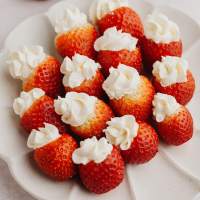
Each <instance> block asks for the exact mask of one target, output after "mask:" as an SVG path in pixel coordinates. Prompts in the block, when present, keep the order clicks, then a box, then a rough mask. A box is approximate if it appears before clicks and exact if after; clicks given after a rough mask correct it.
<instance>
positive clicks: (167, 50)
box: [7, 0, 198, 199]
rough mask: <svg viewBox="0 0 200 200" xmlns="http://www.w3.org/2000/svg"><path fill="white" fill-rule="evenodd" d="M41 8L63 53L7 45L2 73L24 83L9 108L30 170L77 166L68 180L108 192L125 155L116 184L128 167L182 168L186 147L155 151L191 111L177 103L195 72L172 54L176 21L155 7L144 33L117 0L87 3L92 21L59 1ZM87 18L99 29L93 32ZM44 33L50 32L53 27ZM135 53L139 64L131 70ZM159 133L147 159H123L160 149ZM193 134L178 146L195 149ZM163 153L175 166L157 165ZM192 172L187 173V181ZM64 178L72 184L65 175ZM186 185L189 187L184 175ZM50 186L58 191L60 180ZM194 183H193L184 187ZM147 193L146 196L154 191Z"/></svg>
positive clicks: (65, 172) (183, 132)
mask: <svg viewBox="0 0 200 200" xmlns="http://www.w3.org/2000/svg"><path fill="white" fill-rule="evenodd" d="M148 9H149V7H148ZM47 16H48V17H49V20H50V22H51V23H52V25H53V27H54V29H55V32H56V38H55V41H54V42H55V46H56V49H57V51H58V52H59V54H60V55H61V56H62V57H63V58H64V60H63V62H62V65H60V63H59V62H58V61H57V59H54V58H53V57H51V56H48V55H47V54H45V53H44V50H43V48H42V47H40V46H29V47H23V48H21V49H19V50H18V51H14V52H13V53H11V54H10V57H9V59H8V62H7V63H8V65H9V70H10V73H11V75H12V76H13V77H14V78H18V79H21V80H22V81H23V90H25V91H22V92H21V94H20V96H19V97H18V98H16V99H15V101H14V103H13V108H14V111H15V113H16V114H17V115H19V116H20V122H21V125H22V126H23V127H24V129H25V130H26V131H27V132H28V133H30V134H29V138H28V141H27V145H28V147H29V148H31V149H33V159H34V161H35V163H36V165H37V167H38V169H39V170H40V171H41V172H42V173H43V174H46V175H47V176H48V177H50V178H51V179H53V180H55V181H67V180H69V179H70V178H71V177H73V176H74V175H76V173H77V172H78V173H77V175H78V176H79V177H80V179H77V180H76V181H80V182H81V183H82V184H83V185H84V186H85V188H86V189H88V190H89V191H90V192H93V193H96V194H103V193H106V192H109V191H110V190H112V189H114V188H116V187H117V186H118V185H119V184H120V183H121V182H122V181H123V178H124V175H125V174H124V173H125V170H126V166H125V163H127V164H128V168H127V175H128V179H126V182H125V185H122V189H123V187H126V186H127V185H126V184H127V183H128V184H129V183H131V182H132V179H129V178H130V176H132V174H134V177H138V178H139V179H140V178H141V180H142V179H143V178H144V177H147V178H149V177H148V174H146V172H147V171H148V172H151V173H152V176H151V178H153V179H154V178H155V180H156V179H157V180H156V181H158V182H159V183H161V182H162V180H161V179H162V178H161V179H160V177H159V175H158V176H157V175H156V176H155V173H154V172H155V169H156V170H157V168H158V167H161V168H162V169H166V170H169V174H170V173H171V172H173V173H174V172H175V173H176V171H171V170H177V169H176V168H179V171H180V172H181V171H183V172H184V173H185V174H189V173H190V171H187V168H181V166H179V163H180V162H182V161H184V162H185V161H186V160H187V159H186V160H185V157H186V158H187V155H186V154H180V153H182V148H180V150H177V151H176V152H175V151H174V148H175V147H172V148H171V147H168V148H167V149H165V150H163V149H164V148H165V146H166V145H174V146H177V145H181V144H184V143H185V142H187V141H188V140H190V139H191V138H192V136H193V119H192V116H191V114H190V112H189V111H188V110H187V108H186V107H185V106H184V105H185V104H187V103H188V102H189V101H190V99H191V98H192V96H193V93H194V89H195V81H194V78H193V75H192V73H191V71H190V69H189V68H188V63H187V61H186V60H184V59H183V58H182V57H181V54H182V42H181V37H180V31H179V28H178V26H177V25H176V24H175V23H174V22H172V21H170V20H169V19H168V18H167V17H166V16H165V15H163V14H161V13H159V12H154V13H153V14H151V15H149V16H148V17H147V20H146V22H145V35H144V33H143V25H142V23H141V20H140V18H139V16H138V15H137V14H136V13H135V11H133V10H132V8H130V6H129V5H128V2H127V1H126V0H94V1H93V3H92V5H91V8H90V19H91V20H92V22H93V25H92V24H90V23H89V22H88V20H87V16H86V15H85V14H84V13H82V12H81V11H80V10H79V9H78V8H76V7H74V6H71V5H69V2H68V1H64V2H59V3H58V4H56V5H55V6H53V7H52V8H51V9H50V10H49V11H48V13H47ZM42 17H44V16H42ZM95 25H97V27H98V28H99V30H100V34H102V35H101V36H100V37H99V38H97V37H98V33H97V30H96V28H95ZM48 35H50V37H52V36H53V37H54V35H53V30H52V31H51V32H50V33H49V34H48ZM40 39H41V38H40ZM46 39H47V41H48V42H49V38H46ZM47 41H46V42H47ZM41 42H42V43H43V41H41ZM46 45H47V46H49V43H48V44H46ZM141 49H142V50H141ZM51 50H52V49H51ZM143 62H144V63H145V64H146V66H145V68H146V69H147V73H145V75H140V74H139V73H140V72H141V73H143V71H142V67H143V66H142V63H143ZM152 68H153V70H152ZM101 70H102V72H103V73H104V74H103V73H102V72H101ZM148 71H150V72H149V73H148ZM151 75H153V77H152V79H151V80H150V79H148V77H151ZM104 76H105V78H106V79H104ZM62 83H63V84H62ZM63 86H64V87H63ZM64 89H65V92H66V94H65V97H63V96H62V92H63V91H64ZM104 91H105V92H104ZM155 92H158V93H156V94H155ZM106 94H107V96H106ZM107 103H109V105H107ZM194 107H195V106H194ZM195 108H196V107H195ZM115 115H116V117H115ZM153 127H154V128H155V129H154V128H153ZM68 128H69V129H68ZM67 129H68V130H67ZM70 134H71V135H73V136H74V138H73V137H72V136H71V135H70ZM158 136H160V138H161V139H162V140H163V141H164V142H165V143H166V145H161V149H162V150H163V151H162V153H161V154H158V157H157V158H156V159H155V160H152V162H151V163H150V165H149V166H147V165H145V166H144V167H143V166H141V167H138V166H134V167H133V166H131V165H129V164H143V163H147V162H149V161H150V160H151V159H153V158H154V157H155V156H156V155H157V152H158V150H159V139H158ZM196 139H197V138H196V137H195V138H194V140H193V141H192V143H189V144H188V145H187V147H188V148H190V147H191V146H192V145H193V144H194V148H195V151H196V148H197V146H195V145H197V141H198V140H196ZM81 140H83V141H81ZM9 141H10V140H9ZM77 141H81V142H80V146H78V144H77ZM193 142H194V143H193ZM191 144H192V145H191ZM183 148H185V147H184V146H183ZM189 151H190V150H189ZM23 153H24V152H23ZM173 153H174V154H173ZM162 154H163V155H164V154H165V156H166V158H167V157H168V156H169V160H168V161H167V162H172V163H173V165H174V167H171V166H166V168H165V165H163V166H162V164H164V162H166V160H165V159H163V158H162V156H163V155H162ZM177 155H178V156H180V160H178V161H177V160H176V158H177ZM183 155H185V157H182V156H183ZM190 156H191V155H190ZM190 156H189V157H190ZM191 157H192V156H191ZM174 158H175V159H174ZM162 159H163V160H162ZM176 162H177V163H176ZM189 163H190V162H189ZM189 165H190V164H189ZM189 165H188V166H189ZM193 166H194V165H191V166H190V167H192V168H193ZM195 166H196V165H195ZM184 167H185V166H184ZM131 168H134V169H133V170H132V169H131ZM192 168H191V169H192ZM196 168H198V167H196ZM130 170H131V171H130ZM143 170H144V171H143ZM146 170H147V171H146ZM151 173H150V174H151ZM164 173H165V172H164ZM141 174H144V177H143V176H140V175H141ZM167 175H168V171H167ZM173 175H174V174H173ZM180 175H181V173H180ZM191 175H193V174H191ZM191 175H189V176H188V177H190V178H191V177H192V176H191ZM195 176H196V174H195ZM195 176H194V177H192V180H194V181H195V182H196V178H195ZM165 177H167V176H165ZM171 177H172V178H174V177H175V179H169V180H172V181H171V183H172V182H173V181H174V180H176V178H178V179H177V180H178V181H179V182H180V180H181V181H182V179H179V178H180V177H178V176H177V177H176V174H175V176H170V178H171ZM151 178H150V179H148V180H147V182H149V181H150V182H151ZM160 180H161V182H160ZM169 180H168V181H169ZM139 181H140V180H139ZM143 181H145V182H146V180H142V182H140V183H139V182H138V183H136V184H141V183H144V182H143ZM133 182H134V180H133ZM150 182H149V183H150ZM149 183H148V184H149ZM167 183H170V182H167ZM187 183H188V180H187ZM50 184H52V183H50ZM68 184H69V188H71V186H70V184H71V182H69V183H68ZM131 184H132V183H131ZM134 184H135V182H134ZM190 184H192V186H194V185H193V181H192V182H191V183H190ZM47 185H48V183H47ZM141 185H142V184H141ZM186 186H187V185H186ZM45 187H46V186H45ZM61 187H62V186H61ZM136 187H137V186H136ZM164 187H165V185H162V188H164ZM170 187H171V186H170ZM172 187H173V186H172ZM47 188H48V186H47ZM64 188H65V186H64ZM152 188H153V186H152ZM56 189H57V190H58V191H59V190H60V185H59V184H58V185H57V187H56ZM61 189H62V188H61ZM129 189H131V188H129ZM193 189H194V188H193ZM66 190H67V185H66ZM131 190H132V189H131ZM131 190H130V191H131ZM136 190H137V188H136ZM122 191H123V190H122ZM150 191H151V189H150ZM193 191H196V189H194V190H191V191H190V192H191V194H193V193H192V192H193ZM45 192H46V191H45ZM66 192H68V190H67V191H66ZM120 192H121V190H120ZM131 192H132V193H131V194H134V193H133V191H131ZM81 194H82V193H81ZM84 195H85V194H84ZM86 195H88V194H86ZM89 195H90V194H89ZM111 195H112V194H111ZM127 195H129V194H127ZM151 195H153V196H155V194H154V191H151ZM62 197H63V195H62ZM62 197H61V198H62ZM142 197H144V199H145V198H146V197H147V196H146V194H145V195H144V196H141V198H142ZM63 198H64V197H63ZM83 198H84V197H83ZM85 198H87V196H85ZM91 198H93V196H91ZM94 198H96V197H94ZM100 198H104V196H103V197H100ZM124 198H126V197H124ZM131 198H134V197H131ZM137 198H138V196H137ZM147 198H148V197H147ZM170 198H171V194H170V196H169V198H168V199H170ZM47 199H49V198H47ZM152 199H153V198H152ZM154 199H155V198H154Z"/></svg>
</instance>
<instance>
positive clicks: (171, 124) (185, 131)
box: [155, 106, 193, 146]
mask: <svg viewBox="0 0 200 200" xmlns="http://www.w3.org/2000/svg"><path fill="white" fill-rule="evenodd" d="M155 124H156V128H157V131H158V134H159V135H160V136H161V138H162V139H163V140H164V142H166V143H167V144H170V145H176V146H177V145H181V144H183V143H185V142H187V141H188V140H190V139H191V138H192V135H193V119H192V116H191V114H190V112H189V111H188V109H187V108H185V107H184V106H181V107H180V108H179V110H178V112H176V113H175V114H173V115H171V116H168V117H167V118H166V119H165V120H164V121H162V122H155Z"/></svg>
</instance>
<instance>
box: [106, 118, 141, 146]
mask: <svg viewBox="0 0 200 200" xmlns="http://www.w3.org/2000/svg"><path fill="white" fill-rule="evenodd" d="M107 124H108V127H107V128H106V129H105V130H104V133H105V135H106V138H107V139H108V141H109V142H110V143H111V144H113V145H116V146H118V145H119V146H120V149H121V150H127V149H129V148H130V146H131V144H132V141H133V139H134V138H135V137H136V136H137V133H138V129H139V124H138V123H137V122H136V120H135V117H134V116H132V115H124V116H122V117H114V118H112V119H111V120H110V121H109V122H107Z"/></svg>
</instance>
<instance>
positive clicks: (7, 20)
mask: <svg viewBox="0 0 200 200" xmlns="http://www.w3.org/2000/svg"><path fill="white" fill-rule="evenodd" d="M80 1H84V0H80ZM135 1H137V0H135ZM138 1H139V0H138ZM148 1H151V2H155V3H160V4H168V5H171V6H174V7H176V8H178V9H180V10H183V11H184V12H186V13H187V14H189V15H190V16H191V17H193V18H194V19H196V20H197V21H198V22H200V12H199V8H200V1H199V0H148ZM55 2H57V0H0V48H2V47H3V41H4V39H5V37H6V36H7V34H8V33H9V31H11V30H12V29H13V28H14V27H15V26H16V25H17V24H18V23H20V22H21V21H23V19H26V18H27V17H29V16H31V15H34V14H37V13H41V12H42V11H45V10H46V9H47V7H49V6H50V5H51V4H53V3H55ZM16 142H17V141H16ZM8 148H9V147H8ZM30 178H31V177H30ZM0 200H33V198H32V197H30V196H29V195H28V194H27V193H26V192H24V191H23V190H22V189H21V188H20V187H19V186H18V185H17V184H16V183H15V181H14V180H13V178H12V177H11V175H10V173H9V170H8V169H7V166H6V164H5V163H4V161H2V160H0Z"/></svg>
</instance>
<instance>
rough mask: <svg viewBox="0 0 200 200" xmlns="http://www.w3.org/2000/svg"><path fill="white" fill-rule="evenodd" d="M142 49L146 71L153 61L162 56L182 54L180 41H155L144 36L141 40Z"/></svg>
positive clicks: (178, 55) (179, 55)
mask: <svg viewBox="0 0 200 200" xmlns="http://www.w3.org/2000/svg"><path fill="white" fill-rule="evenodd" d="M141 46H142V51H143V59H144V62H145V67H146V69H147V70H148V71H151V70H152V65H153V63H154V62H155V61H157V60H161V58H162V56H177V57H181V55H182V42H181V40H180V41H178V42H170V43H155V42H154V41H153V40H151V39H148V38H146V37H145V36H144V37H143V38H142V40H141Z"/></svg>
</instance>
